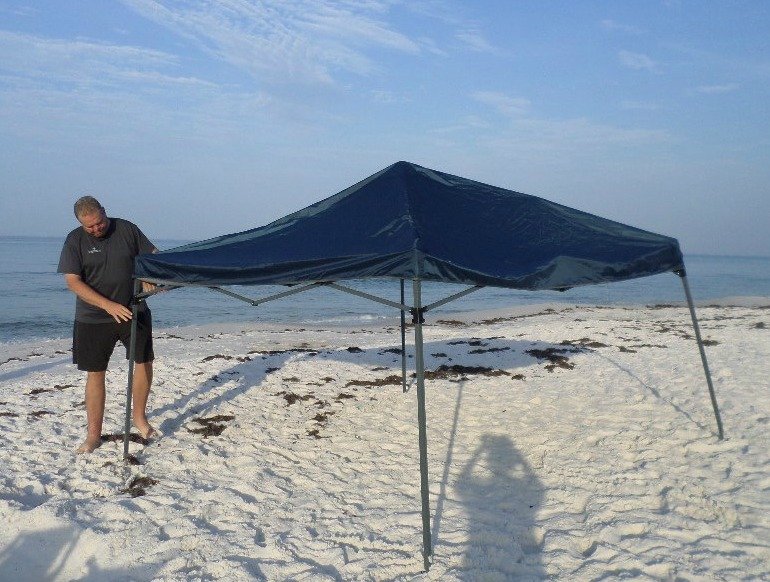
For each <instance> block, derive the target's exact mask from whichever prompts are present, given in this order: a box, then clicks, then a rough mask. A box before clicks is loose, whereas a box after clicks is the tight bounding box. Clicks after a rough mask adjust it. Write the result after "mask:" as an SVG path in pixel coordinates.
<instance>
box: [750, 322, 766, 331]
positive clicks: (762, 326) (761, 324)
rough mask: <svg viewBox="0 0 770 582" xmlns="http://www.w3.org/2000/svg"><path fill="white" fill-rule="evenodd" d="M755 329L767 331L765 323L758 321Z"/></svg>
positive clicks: (754, 326)
mask: <svg viewBox="0 0 770 582" xmlns="http://www.w3.org/2000/svg"><path fill="white" fill-rule="evenodd" d="M751 327H753V328H754V329H765V322H764V321H758V322H757V323H755V324H754V325H752V326H751Z"/></svg>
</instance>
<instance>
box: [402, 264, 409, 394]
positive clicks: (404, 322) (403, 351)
mask: <svg viewBox="0 0 770 582" xmlns="http://www.w3.org/2000/svg"><path fill="white" fill-rule="evenodd" d="M405 299H406V298H405V297H404V280H403V279H401V303H404V301H405ZM401 387H402V388H403V390H404V392H405V393H406V392H407V390H408V388H407V387H406V311H404V310H403V309H402V310H401Z"/></svg>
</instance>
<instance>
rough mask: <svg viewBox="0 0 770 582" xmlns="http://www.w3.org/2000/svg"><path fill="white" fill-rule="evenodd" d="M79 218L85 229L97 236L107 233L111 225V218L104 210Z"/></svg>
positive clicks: (100, 236)
mask: <svg viewBox="0 0 770 582" xmlns="http://www.w3.org/2000/svg"><path fill="white" fill-rule="evenodd" d="M78 220H79V221H80V224H82V225H83V230H85V231H86V232H87V233H88V234H90V235H91V236H93V237H96V238H102V237H103V236H104V235H105V234H107V227H109V226H110V220H109V218H107V215H106V214H105V213H104V210H97V211H96V212H91V213H89V214H83V215H82V216H78Z"/></svg>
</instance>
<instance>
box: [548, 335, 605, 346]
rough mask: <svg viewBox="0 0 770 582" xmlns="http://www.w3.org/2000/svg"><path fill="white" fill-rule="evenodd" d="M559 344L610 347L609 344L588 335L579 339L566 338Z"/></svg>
mask: <svg viewBox="0 0 770 582" xmlns="http://www.w3.org/2000/svg"><path fill="white" fill-rule="evenodd" d="M559 345H562V346H580V347H581V348H608V347H610V346H608V345H607V344H603V343H602V342H599V341H596V340H592V339H590V338H587V337H582V338H580V339H577V340H564V341H562V342H561V343H560V344H559Z"/></svg>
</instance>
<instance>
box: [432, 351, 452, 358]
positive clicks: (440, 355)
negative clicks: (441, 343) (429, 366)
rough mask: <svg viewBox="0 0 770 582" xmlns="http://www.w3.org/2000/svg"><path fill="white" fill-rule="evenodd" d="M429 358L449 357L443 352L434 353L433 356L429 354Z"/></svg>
mask: <svg viewBox="0 0 770 582" xmlns="http://www.w3.org/2000/svg"><path fill="white" fill-rule="evenodd" d="M431 356H433V357H434V358H448V357H449V356H447V355H446V354H445V353H444V352H436V353H435V354H431Z"/></svg>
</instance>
